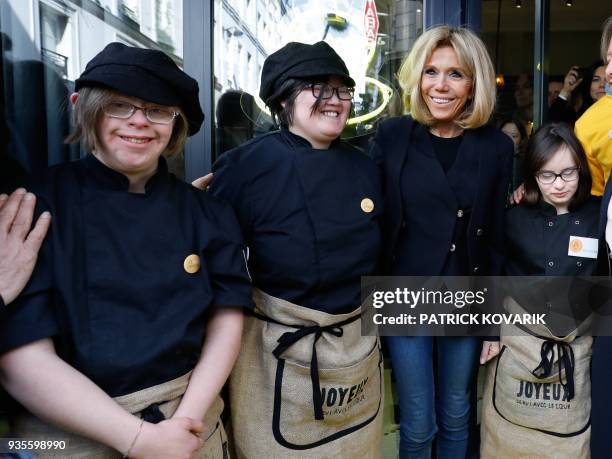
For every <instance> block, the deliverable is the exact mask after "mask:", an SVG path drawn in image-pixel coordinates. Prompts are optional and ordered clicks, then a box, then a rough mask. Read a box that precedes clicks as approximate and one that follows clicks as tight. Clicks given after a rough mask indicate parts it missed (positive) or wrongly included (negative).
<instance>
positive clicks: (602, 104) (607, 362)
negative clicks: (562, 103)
mask: <svg viewBox="0 0 612 459" xmlns="http://www.w3.org/2000/svg"><path fill="white" fill-rule="evenodd" d="M601 54H602V58H603V59H604V62H605V63H606V68H605V80H606V90H607V91H606V95H604V96H603V97H602V98H601V99H600V100H599V101H598V102H596V103H595V104H593V105H592V106H591V108H589V109H588V110H587V111H586V112H585V114H584V115H582V117H581V118H580V119H579V120H578V122H577V123H576V134H577V135H578V137H579V138H580V140H581V142H582V145H583V146H584V149H585V151H586V152H587V158H588V159H589V167H590V169H591V173H592V174H593V188H592V189H591V193H593V194H602V191H604V192H603V199H602V203H601V210H600V217H599V219H600V220H599V221H600V223H599V241H600V242H599V264H600V270H599V274H600V275H602V276H607V277H610V276H611V275H612V273H611V272H610V268H609V267H610V253H611V251H610V248H611V247H612V207H611V206H610V202H611V199H610V198H611V197H612V181H610V180H609V179H608V177H609V173H610V168H611V167H612V124H611V123H610V120H612V16H610V17H609V18H608V19H607V20H606V21H605V22H604V26H603V33H602V36H601ZM606 181H607V182H606ZM604 183H606V184H605V190H604ZM611 362H612V337H610V336H598V337H597V338H595V343H594V344H593V360H592V363H591V365H592V368H591V375H592V408H591V457H592V458H593V459H603V458H607V457H610V426H611V425H612V394H611V393H610V381H611V380H612V364H611Z"/></svg>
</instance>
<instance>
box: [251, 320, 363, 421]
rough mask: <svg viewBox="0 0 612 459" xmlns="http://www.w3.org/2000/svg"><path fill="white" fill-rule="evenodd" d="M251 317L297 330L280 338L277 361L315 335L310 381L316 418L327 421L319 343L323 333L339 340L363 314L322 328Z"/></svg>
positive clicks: (275, 350)
mask: <svg viewBox="0 0 612 459" xmlns="http://www.w3.org/2000/svg"><path fill="white" fill-rule="evenodd" d="M250 315H252V316H254V317H256V318H257V319H259V320H264V321H266V322H271V323H275V324H278V325H283V326H285V327H291V328H295V329H296V330H295V331H293V332H285V333H283V334H282V335H281V336H280V338H278V340H277V342H278V346H276V347H275V348H274V350H273V351H272V354H273V355H274V357H276V358H277V359H279V360H280V359H281V358H282V357H281V356H282V354H283V353H284V352H285V351H286V350H287V349H289V348H290V347H291V346H293V345H294V344H295V343H297V342H298V341H300V340H301V339H302V338H304V337H306V336H308V335H312V334H314V340H313V342H312V354H311V358H310V380H311V382H312V405H313V407H314V418H315V419H316V420H318V421H321V420H323V419H325V416H324V415H323V397H321V383H320V380H319V361H318V359H317V341H318V340H319V338H321V336H322V335H323V333H329V334H331V335H334V336H335V337H337V338H340V337H341V336H342V335H343V334H344V330H343V329H342V327H343V326H345V325H347V324H350V323H351V322H354V321H356V320H357V319H360V318H361V314H358V315H356V316H353V317H350V318H348V319H346V320H343V321H341V322H338V323H335V324H331V325H326V326H324V327H321V326H320V325H287V324H284V323H282V322H279V321H277V320H275V319H272V318H271V317H268V316H266V315H264V314H261V313H258V312H256V311H251V312H250Z"/></svg>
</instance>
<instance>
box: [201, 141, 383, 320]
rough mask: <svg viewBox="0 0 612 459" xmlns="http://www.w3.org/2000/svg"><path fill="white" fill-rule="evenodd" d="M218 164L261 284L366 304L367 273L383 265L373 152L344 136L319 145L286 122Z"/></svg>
mask: <svg viewBox="0 0 612 459" xmlns="http://www.w3.org/2000/svg"><path fill="white" fill-rule="evenodd" d="M213 172H214V180H213V183H212V186H211V192H212V194H214V195H216V196H219V197H221V198H223V199H225V200H227V201H229V202H230V203H231V204H232V206H233V207H234V210H235V211H236V214H237V215H238V220H239V222H240V226H241V227H242V231H243V234H244V237H245V240H246V243H247V245H248V246H249V250H250V253H249V268H250V271H251V275H252V276H253V284H254V285H255V286H256V287H258V288H260V289H261V290H263V291H265V292H266V293H268V294H270V295H273V296H276V297H279V298H282V299H284V300H287V301H290V302H293V303H296V304H299V305H301V306H305V307H309V308H312V309H317V310H321V311H325V312H328V313H332V314H337V313H342V312H347V311H351V310H354V309H356V308H357V307H358V306H359V304H360V303H361V301H360V278H361V276H367V275H372V274H374V273H375V270H376V268H377V265H378V260H379V250H380V230H379V223H378V220H379V216H380V214H381V212H382V208H381V205H382V199H381V194H380V193H381V191H380V185H379V179H378V176H377V170H376V167H375V165H374V163H373V162H372V160H371V159H369V158H368V157H367V156H366V155H365V154H363V153H361V152H360V151H359V150H357V149H355V148H353V147H351V146H349V145H347V144H344V143H342V142H340V141H335V142H333V143H332V145H331V147H330V148H329V149H327V150H318V149H313V148H312V147H311V145H310V143H309V142H308V141H307V140H305V139H304V138H302V137H299V136H297V135H294V134H292V133H291V132H289V131H287V130H282V131H280V132H273V133H270V134H267V135H264V136H261V137H258V138H256V139H253V140H252V141H250V142H248V143H246V144H244V145H242V146H240V147H238V148H235V149H233V150H231V151H229V152H227V153H224V154H223V155H222V156H221V157H220V158H219V160H218V161H217V162H216V163H215V165H214V166H213ZM370 203H371V204H373V208H372V206H369V204H370ZM364 209H365V210H364Z"/></svg>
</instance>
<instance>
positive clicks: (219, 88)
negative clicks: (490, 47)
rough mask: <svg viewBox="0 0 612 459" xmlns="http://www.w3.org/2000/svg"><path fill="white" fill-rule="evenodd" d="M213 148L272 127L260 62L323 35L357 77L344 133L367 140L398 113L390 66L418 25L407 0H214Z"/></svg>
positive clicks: (417, 11)
mask: <svg viewBox="0 0 612 459" xmlns="http://www.w3.org/2000/svg"><path fill="white" fill-rule="evenodd" d="M214 27H215V30H214V37H215V43H218V44H220V45H221V46H219V47H217V48H215V53H216V54H215V64H214V75H215V88H214V89H215V104H216V107H215V115H216V145H215V147H216V148H215V150H216V154H217V155H219V154H221V153H222V152H224V151H226V150H228V149H230V148H233V147H235V146H237V145H240V144H241V143H243V142H245V141H246V140H248V139H250V138H252V137H254V136H257V135H259V134H262V133H265V132H267V131H269V130H271V129H274V126H273V125H272V121H271V118H270V116H269V114H268V112H267V108H266V107H265V105H264V104H263V102H262V101H261V100H260V99H259V97H258V92H259V79H260V74H261V69H262V66H263V62H264V60H265V58H266V56H268V55H269V54H271V53H272V52H274V51H276V50H277V49H279V48H281V47H282V46H284V45H285V44H286V43H288V42H291V41H300V42H305V43H315V42H317V41H320V40H325V41H326V42H327V43H329V44H330V45H331V46H332V47H333V48H334V49H335V50H336V52H338V54H340V56H342V58H343V59H344V60H345V62H346V64H347V66H348V68H349V71H350V74H351V76H352V77H353V78H354V79H355V81H356V83H357V84H356V88H355V99H354V113H353V114H352V116H351V118H350V120H349V123H348V127H347V129H346V130H345V133H344V137H345V138H346V139H348V140H350V141H352V142H354V143H356V144H358V145H362V146H363V145H364V144H365V143H366V142H367V139H368V138H369V137H370V136H371V134H372V133H373V131H374V129H375V127H376V124H377V122H378V121H379V120H380V119H382V118H384V117H386V116H389V115H397V114H400V113H401V103H400V97H399V91H398V86H397V81H396V80H395V74H396V72H397V70H398V68H399V65H400V63H401V60H402V58H403V57H404V56H405V55H406V54H407V53H408V51H409V50H410V48H411V47H412V44H413V43H414V41H415V40H416V38H417V37H418V36H419V35H420V34H421V33H422V30H423V5H422V2H421V1H409V0H399V1H397V0H378V1H374V0H335V1H330V0H282V1H278V0H276V1H273V0H267V1H266V0H264V1H258V2H253V1H248V0H237V1H232V2H228V1H225V0H223V1H217V2H216V3H215V26H214Z"/></svg>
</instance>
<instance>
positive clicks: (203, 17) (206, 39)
mask: <svg viewBox="0 0 612 459" xmlns="http://www.w3.org/2000/svg"><path fill="white" fill-rule="evenodd" d="M213 13H214V2H213V0H209V1H206V0H205V1H202V0H183V63H184V69H185V71H186V72H187V73H188V74H189V75H191V76H192V77H193V78H195V79H196V80H197V82H198V84H199V86H200V104H201V105H202V110H203V111H204V115H205V119H204V123H203V124H202V128H201V129H200V131H199V132H198V133H197V134H195V135H193V136H191V137H190V138H189V140H188V141H187V144H186V145H185V152H184V153H185V180H186V181H188V182H191V181H192V180H193V179H195V178H197V177H201V176H202V175H204V174H207V173H208V172H210V169H211V166H212V157H213V155H212V153H213V145H214V132H215V130H214V122H215V119H214V107H213V104H214V97H213V91H214V88H213V84H214V83H213V80H214V42H213V27H214V14H213Z"/></svg>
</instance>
